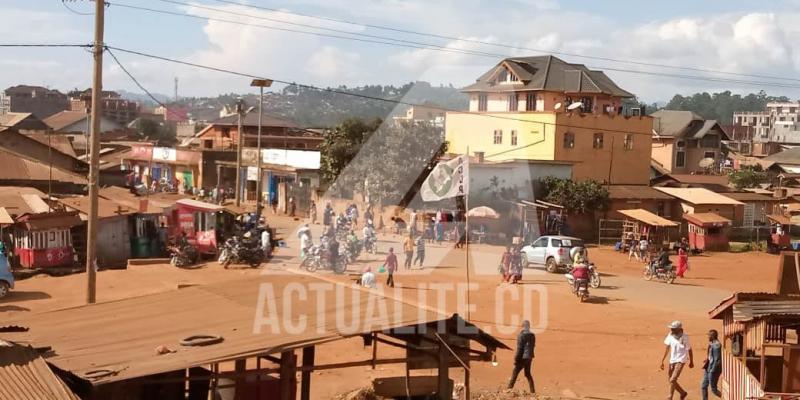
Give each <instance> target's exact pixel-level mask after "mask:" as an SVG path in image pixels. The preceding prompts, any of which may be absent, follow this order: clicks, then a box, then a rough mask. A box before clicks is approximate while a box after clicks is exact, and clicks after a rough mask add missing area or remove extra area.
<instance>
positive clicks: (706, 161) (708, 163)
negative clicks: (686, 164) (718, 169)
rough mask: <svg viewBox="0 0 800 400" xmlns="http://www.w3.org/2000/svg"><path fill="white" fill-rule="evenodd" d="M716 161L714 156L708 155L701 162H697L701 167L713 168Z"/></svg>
mask: <svg viewBox="0 0 800 400" xmlns="http://www.w3.org/2000/svg"><path fill="white" fill-rule="evenodd" d="M714 163H715V161H714V159H713V158H710V157H706V158H704V159H702V160H700V162H699V163H697V165H698V166H700V168H711V167H713V166H714Z"/></svg>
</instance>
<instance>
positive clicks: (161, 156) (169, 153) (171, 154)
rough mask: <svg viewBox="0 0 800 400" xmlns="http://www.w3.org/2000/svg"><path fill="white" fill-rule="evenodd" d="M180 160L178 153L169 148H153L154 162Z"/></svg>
mask: <svg viewBox="0 0 800 400" xmlns="http://www.w3.org/2000/svg"><path fill="white" fill-rule="evenodd" d="M177 159H178V152H177V151H176V150H175V149H172V148H169V147H155V148H153V160H159V161H175V160H177Z"/></svg>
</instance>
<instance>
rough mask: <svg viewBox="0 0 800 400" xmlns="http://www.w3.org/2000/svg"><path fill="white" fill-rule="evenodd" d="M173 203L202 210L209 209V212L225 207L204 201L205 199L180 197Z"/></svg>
mask: <svg viewBox="0 0 800 400" xmlns="http://www.w3.org/2000/svg"><path fill="white" fill-rule="evenodd" d="M175 204H180V205H182V206H186V207H191V208H195V209H198V210H202V211H209V212H216V211H224V210H225V207H222V206H220V205H217V204H212V203H206V202H205V201H200V200H192V199H180V200H178V201H176V202H175Z"/></svg>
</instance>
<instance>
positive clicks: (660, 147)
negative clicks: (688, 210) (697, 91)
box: [652, 110, 728, 174]
mask: <svg viewBox="0 0 800 400" xmlns="http://www.w3.org/2000/svg"><path fill="white" fill-rule="evenodd" d="M652 117H653V118H655V120H654V121H653V147H652V157H653V160H655V161H656V162H657V163H658V164H659V165H660V166H661V167H663V168H664V169H665V170H667V171H669V172H670V173H676V174H688V173H693V172H701V171H708V170H709V169H712V170H716V169H715V168H716V167H718V166H719V163H720V162H721V161H722V141H723V140H728V134H727V133H726V132H725V130H724V129H722V127H721V126H720V125H719V123H717V121H715V120H706V119H703V118H702V117H700V116H699V115H697V114H695V113H693V112H691V111H672V110H659V111H656V112H655V113H653V114H652ZM706 158H709V159H712V160H714V165H713V166H708V167H707V166H701V165H700V161H701V160H703V159H706Z"/></svg>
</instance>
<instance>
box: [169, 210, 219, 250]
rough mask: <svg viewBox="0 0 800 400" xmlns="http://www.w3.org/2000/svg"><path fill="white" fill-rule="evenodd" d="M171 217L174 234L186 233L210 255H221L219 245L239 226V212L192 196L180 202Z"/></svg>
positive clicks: (192, 241) (198, 248) (190, 240)
mask: <svg viewBox="0 0 800 400" xmlns="http://www.w3.org/2000/svg"><path fill="white" fill-rule="evenodd" d="M170 218H171V223H170V226H171V227H172V229H173V230H172V235H173V237H176V238H177V237H180V235H181V234H182V233H183V232H186V236H187V238H188V241H189V243H191V244H192V245H194V246H195V247H197V250H198V251H199V252H200V253H201V254H207V255H216V254H217V247H218V244H219V243H222V242H223V241H224V239H225V238H226V237H228V236H229V235H230V234H232V233H233V231H234V226H235V224H234V220H235V215H234V214H233V213H231V212H230V211H229V210H227V209H226V208H225V207H223V206H219V205H216V204H211V203H206V202H203V201H198V200H192V199H181V200H178V201H176V202H175V208H174V209H173V210H172V213H171V217H170Z"/></svg>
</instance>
